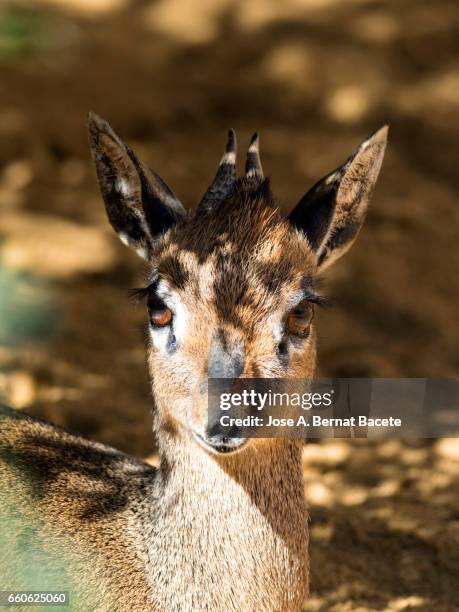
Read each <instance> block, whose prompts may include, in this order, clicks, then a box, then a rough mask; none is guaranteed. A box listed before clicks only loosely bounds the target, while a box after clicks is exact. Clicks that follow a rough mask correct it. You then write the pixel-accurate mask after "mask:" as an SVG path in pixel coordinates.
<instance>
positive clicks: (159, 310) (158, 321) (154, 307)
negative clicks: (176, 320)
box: [148, 297, 172, 327]
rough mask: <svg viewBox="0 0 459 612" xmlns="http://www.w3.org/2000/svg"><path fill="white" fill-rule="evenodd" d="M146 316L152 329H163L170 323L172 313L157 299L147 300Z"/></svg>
mask: <svg viewBox="0 0 459 612" xmlns="http://www.w3.org/2000/svg"><path fill="white" fill-rule="evenodd" d="M148 315H149V317H150V323H151V324H152V325H153V327H165V326H166V325H169V324H170V323H171V321H172V311H171V310H170V308H168V307H167V306H166V304H165V303H164V302H163V301H162V300H160V299H159V298H157V297H152V298H150V299H149V300H148Z"/></svg>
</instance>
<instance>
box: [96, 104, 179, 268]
mask: <svg viewBox="0 0 459 612" xmlns="http://www.w3.org/2000/svg"><path fill="white" fill-rule="evenodd" d="M88 129H89V144H90V148H91V153H92V156H93V159H94V163H95V166H96V171H97V178H98V180H99V186H100V190H101V192H102V197H103V199H104V202H105V208H106V210H107V215H108V219H109V221H110V223H111V224H112V226H113V228H114V230H115V231H116V233H117V234H118V236H119V237H120V239H121V240H122V242H124V243H125V244H128V245H129V246H132V247H134V248H135V250H136V252H137V253H138V254H139V255H140V256H141V257H143V258H145V259H147V258H148V257H149V255H150V253H151V249H152V246H153V244H154V242H155V241H156V240H157V239H158V238H160V237H161V236H162V235H163V234H164V233H165V232H166V231H167V230H168V229H169V228H170V227H172V226H173V225H174V224H175V223H177V221H179V220H180V219H181V218H183V217H185V216H186V215H187V213H186V211H185V209H184V208H183V206H182V204H181V203H180V202H179V201H178V199H177V198H176V197H175V195H174V194H173V193H172V191H171V190H170V189H169V187H168V186H167V185H166V184H165V183H164V181H163V180H162V179H161V178H160V177H159V176H158V175H157V174H155V173H154V172H153V171H152V170H150V169H149V168H147V167H146V166H145V165H144V164H142V163H141V162H140V161H139V160H138V159H137V157H136V156H135V155H134V153H133V152H132V151H131V149H130V148H129V147H128V146H127V145H126V144H125V143H124V142H123V141H122V140H121V139H120V138H119V137H118V136H117V135H116V134H115V132H114V131H113V130H112V128H111V127H110V126H109V124H108V123H107V122H106V121H104V120H103V119H101V118H100V117H98V116H97V115H96V114H94V113H89V116H88Z"/></svg>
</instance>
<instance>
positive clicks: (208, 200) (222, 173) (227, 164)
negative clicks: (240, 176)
mask: <svg viewBox="0 0 459 612" xmlns="http://www.w3.org/2000/svg"><path fill="white" fill-rule="evenodd" d="M236 150H237V142H236V133H235V131H234V130H233V129H231V130H229V132H228V141H227V143H226V149H225V153H224V155H223V157H222V158H221V160H220V164H219V166H218V170H217V174H216V175H215V178H214V180H213V181H212V183H211V185H210V186H209V188H208V189H207V191H206V193H205V194H204V195H203V196H202V199H201V201H200V202H199V204H198V207H197V209H196V213H198V212H199V213H200V212H203V211H205V210H212V209H213V208H217V207H218V206H219V205H220V204H221V203H222V202H224V201H225V200H226V198H227V197H228V196H229V194H230V193H231V191H232V190H233V188H234V183H235V181H236Z"/></svg>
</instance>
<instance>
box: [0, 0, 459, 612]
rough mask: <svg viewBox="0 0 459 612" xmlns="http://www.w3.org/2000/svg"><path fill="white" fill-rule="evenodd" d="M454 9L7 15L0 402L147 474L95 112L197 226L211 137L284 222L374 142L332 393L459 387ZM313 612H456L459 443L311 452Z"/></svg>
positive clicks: (305, 2)
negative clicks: (357, 379) (98, 165)
mask: <svg viewBox="0 0 459 612" xmlns="http://www.w3.org/2000/svg"><path fill="white" fill-rule="evenodd" d="M458 51H459V11H458V6H457V1H456V0H450V1H449V0H436V1H435V2H433V1H432V0H403V1H401V0H387V1H377V0H283V1H282V2H278V1H277V0H252V1H251V2H244V1H243V0H201V1H200V2H198V1H197V0H155V1H149V0H49V1H48V2H45V1H44V0H35V1H30V2H8V1H5V0H3V2H1V3H0V71H1V73H0V74H1V78H0V397H2V398H3V399H4V400H5V401H7V402H8V403H9V404H10V405H12V406H14V407H16V408H18V409H21V410H26V411H27V412H29V413H31V414H35V415H38V416H41V417H44V418H46V419H49V420H51V421H53V422H55V423H58V424H60V425H64V426H66V427H68V428H71V429H72V430H75V431H77V432H80V433H81V434H83V435H85V436H88V437H92V438H94V439H97V440H100V441H102V442H105V443H108V444H111V445H114V446H117V447H119V448H121V449H122V450H125V451H128V452H131V453H133V454H135V455H137V456H140V457H147V456H153V457H154V452H155V447H154V440H153V438H152V434H151V425H150V416H149V411H150V407H151V401H150V397H149V385H148V382H147V377H146V370H145V364H144V339H143V337H144V332H143V326H144V312H143V309H142V308H141V307H134V306H133V305H130V303H129V300H128V298H127V294H128V289H129V288H131V287H134V286H138V285H139V283H140V282H141V280H142V263H141V262H140V260H138V259H137V258H136V256H135V255H133V254H131V253H130V252H128V250H127V249H125V248H124V247H123V246H122V245H121V244H119V243H118V241H117V239H116V238H115V236H114V235H113V234H112V232H111V230H110V228H109V226H108V223H107V221H106V218H105V213H104V210H103V205H102V202H101V199H100V197H99V193H98V190H97V185H96V181H95V176H94V172H93V168H92V166H91V163H90V160H89V153H88V147H87V142H86V131H85V118H86V113H87V111H88V110H89V109H92V110H95V111H96V112H97V113H99V114H100V115H102V116H103V117H104V118H106V119H107V120H108V121H109V122H110V123H111V124H112V126H113V127H114V128H115V129H116V130H117V132H118V133H119V134H120V135H121V136H122V137H123V138H124V139H125V140H126V141H128V142H129V143H130V144H131V146H132V147H133V148H134V149H136V151H137V152H138V153H140V154H141V156H143V159H144V160H145V161H147V162H148V163H149V164H150V165H152V166H153V167H154V168H155V169H156V170H157V171H158V172H159V173H160V174H161V176H162V177H163V178H164V179H165V180H166V181H167V182H168V183H169V184H170V185H171V186H172V187H173V189H174V190H175V191H176V193H177V194H178V196H179V197H180V198H181V199H182V201H183V202H184V203H185V204H187V205H189V206H192V205H195V204H196V202H197V200H198V198H199V197H200V195H201V194H202V192H203V191H204V190H205V188H206V186H207V184H208V182H209V181H210V180H211V178H212V177H213V174H214V172H215V168H216V164H217V163H218V160H219V157H220V154H221V151H222V147H223V145H224V140H225V135H226V130H227V128H228V127H230V126H232V127H234V128H236V129H237V131H238V136H239V142H240V147H241V149H242V150H243V149H244V146H245V144H246V143H247V141H248V138H249V136H250V133H251V131H253V130H254V129H258V130H260V131H261V136H262V158H263V163H264V167H265V171H266V172H267V173H268V174H270V175H271V177H272V183H273V188H274V190H275V193H276V194H277V197H278V199H279V202H280V205H281V206H282V207H283V209H284V210H286V211H287V210H289V208H290V207H292V206H293V205H294V204H295V202H296V201H297V200H298V198H299V197H300V196H301V195H302V194H303V193H304V192H305V191H306V189H307V188H308V187H310V186H311V184H312V183H313V182H314V181H315V180H317V179H318V178H320V177H321V176H322V175H324V174H325V173H327V172H328V171H330V170H332V169H333V168H334V167H335V166H336V165H337V164H338V163H340V162H342V161H343V160H344V159H345V158H346V157H347V155H348V154H349V153H350V152H351V150H352V149H353V148H354V147H355V146H356V145H357V144H358V143H359V142H360V141H362V140H363V139H364V138H365V137H366V136H368V135H369V134H370V133H371V132H373V131H374V130H375V129H376V128H378V127H379V126H380V125H382V124H383V123H385V122H389V123H390V124H391V134H390V145H389V148H388V153H387V157H386V161H385V163H384V166H383V171H382V174H381V177H380V180H379V184H378V186H377V190H376V193H375V197H374V199H373V204H372V208H371V211H370V214H369V216H368V220H367V223H366V226H365V228H364V231H363V232H362V234H361V235H360V238H359V241H358V243H357V244H356V245H355V247H354V248H353V250H352V251H351V253H350V254H348V255H347V256H346V258H344V260H343V261H342V262H340V263H339V264H337V265H336V266H335V267H334V268H333V269H332V270H331V271H330V273H329V274H328V276H327V280H326V285H327V289H328V294H329V295H330V297H331V298H332V300H333V302H334V304H335V308H333V309H331V310H329V311H326V312H322V313H321V314H320V322H319V335H320V354H319V357H320V372H321V374H323V375H326V376H339V375H342V376H379V377H391V376H393V377H399V376H400V377H403V376H420V377H425V376H427V377H428V376H431V377H448V376H457V373H458V369H459V350H458V347H459V333H458V329H459V325H458V322H459V309H458V296H459V287H458V285H459V275H458V272H457V271H458V269H459V249H458V248H457V245H458V237H459V236H458V227H459V207H458V203H457V192H458V179H457V176H458V166H459V152H458V145H457V143H458V141H459V69H458V58H459V53H458ZM304 465H305V474H306V481H307V487H306V489H307V495H308V498H309V501H310V504H311V534H312V539H311V555H312V594H311V599H310V601H309V602H308V603H307V605H306V608H305V609H306V610H309V611H320V610H331V611H338V612H345V611H368V610H393V611H396V610H436V611H437V612H440V611H443V610H444V611H449V610H458V609H459V578H458V576H459V441H457V440H453V439H450V440H438V441H436V440H431V441H424V440H417V441H395V440H392V441H384V442H375V441H362V440H360V441H354V442H349V441H347V442H346V441H342V440H341V441H323V442H321V443H319V444H310V445H308V446H307V447H306V449H305V456H304Z"/></svg>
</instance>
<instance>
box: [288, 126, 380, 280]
mask: <svg viewBox="0 0 459 612" xmlns="http://www.w3.org/2000/svg"><path fill="white" fill-rule="evenodd" d="M387 133H388V126H387V125H385V126H384V127H382V128H381V129H379V130H378V131H377V132H376V133H375V134H373V136H371V137H370V138H369V139H368V140H366V141H365V142H364V143H362V144H361V145H360V146H359V147H358V148H357V149H356V150H355V151H354V153H353V154H352V155H351V156H350V157H349V159H348V160H347V161H346V162H345V163H344V164H343V165H342V166H340V167H339V168H338V169H337V170H335V171H334V172H332V173H331V174H329V175H327V176H326V177H325V178H323V179H322V180H320V181H319V182H318V183H316V184H315V185H314V187H312V189H310V190H309V191H308V192H307V193H306V195H304V196H303V198H302V199H301V200H300V202H299V203H298V204H297V206H296V207H295V208H294V209H293V211H292V212H291V213H290V215H289V221H290V223H292V225H294V226H295V227H297V228H298V229H299V230H301V231H302V232H304V234H306V237H307V239H308V241H309V243H310V245H311V247H312V249H313V250H314V251H315V253H316V255H317V263H318V266H319V270H320V271H322V270H324V269H325V268H327V267H328V266H329V265H330V264H331V263H333V262H334V261H335V260H336V259H338V258H339V257H341V255H343V254H344V253H345V252H346V251H347V250H348V249H349V248H350V247H351V245H352V243H353V242H354V240H355V239H356V237H357V234H358V233H359V230H360V228H361V226H362V223H363V221H364V219H365V215H366V212H367V208H368V203H369V201H370V196H371V193H372V191H373V187H374V186H375V183H376V179H377V178H378V174H379V171H380V169H381V164H382V161H383V157H384V151H385V148H386V144H387Z"/></svg>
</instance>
